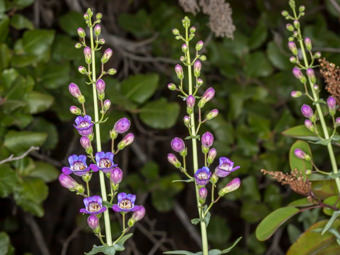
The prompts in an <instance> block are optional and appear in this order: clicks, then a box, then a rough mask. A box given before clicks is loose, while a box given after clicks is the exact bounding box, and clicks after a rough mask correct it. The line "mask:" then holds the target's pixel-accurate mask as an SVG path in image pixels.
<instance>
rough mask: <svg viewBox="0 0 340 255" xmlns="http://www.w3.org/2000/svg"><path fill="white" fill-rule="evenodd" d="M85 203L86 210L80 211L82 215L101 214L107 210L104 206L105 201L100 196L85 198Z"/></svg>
mask: <svg viewBox="0 0 340 255" xmlns="http://www.w3.org/2000/svg"><path fill="white" fill-rule="evenodd" d="M83 202H84V205H85V208H81V209H80V212H81V213H86V214H99V213H103V212H104V211H105V210H106V207H105V206H103V200H102V198H101V197H100V196H92V197H86V198H84V200H83Z"/></svg>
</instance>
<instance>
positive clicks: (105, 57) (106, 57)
mask: <svg viewBox="0 0 340 255" xmlns="http://www.w3.org/2000/svg"><path fill="white" fill-rule="evenodd" d="M111 56H112V50H111V49H110V48H107V49H106V50H105V51H104V54H103V56H102V59H101V62H102V63H103V64H105V63H107V61H109V59H110V58H111Z"/></svg>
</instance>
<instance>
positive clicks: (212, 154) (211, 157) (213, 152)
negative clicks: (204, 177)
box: [207, 148, 217, 165]
mask: <svg viewBox="0 0 340 255" xmlns="http://www.w3.org/2000/svg"><path fill="white" fill-rule="evenodd" d="M216 155H217V151H216V149H215V148H211V149H210V150H209V152H208V159H207V160H208V164H209V165H210V164H212V163H213V162H214V160H215V158H216Z"/></svg>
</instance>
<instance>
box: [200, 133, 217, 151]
mask: <svg viewBox="0 0 340 255" xmlns="http://www.w3.org/2000/svg"><path fill="white" fill-rule="evenodd" d="M201 142H202V146H204V147H206V148H210V147H211V146H212V145H213V143H214V135H213V134H212V133H210V132H209V131H207V132H205V133H204V134H203V135H202V139H201Z"/></svg>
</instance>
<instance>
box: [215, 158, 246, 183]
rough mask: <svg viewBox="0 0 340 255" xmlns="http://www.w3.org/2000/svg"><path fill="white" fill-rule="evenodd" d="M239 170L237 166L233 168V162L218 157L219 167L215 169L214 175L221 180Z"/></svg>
mask: <svg viewBox="0 0 340 255" xmlns="http://www.w3.org/2000/svg"><path fill="white" fill-rule="evenodd" d="M239 168H240V167H239V166H236V167H234V162H233V161H231V160H230V159H228V158H227V157H220V158H219V165H218V166H217V167H216V169H215V174H216V175H217V176H218V177H221V178H223V177H226V176H228V175H229V174H230V173H232V172H234V171H236V170H237V169H239Z"/></svg>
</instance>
